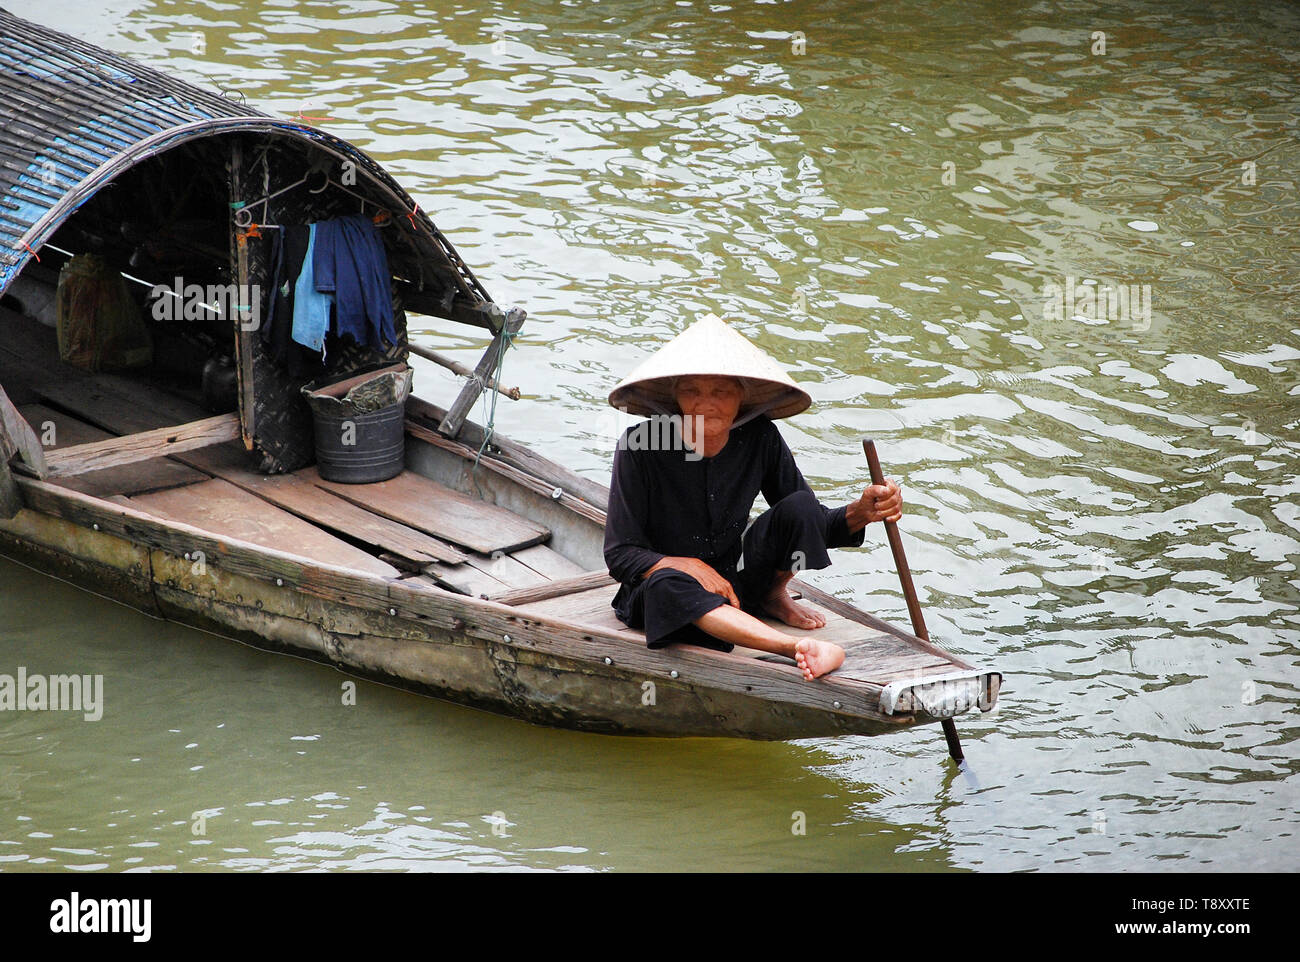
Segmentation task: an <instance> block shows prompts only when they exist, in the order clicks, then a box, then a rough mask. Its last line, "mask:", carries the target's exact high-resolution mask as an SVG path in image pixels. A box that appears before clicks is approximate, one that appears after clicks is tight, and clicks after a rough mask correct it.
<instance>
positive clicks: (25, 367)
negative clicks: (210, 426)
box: [0, 308, 211, 434]
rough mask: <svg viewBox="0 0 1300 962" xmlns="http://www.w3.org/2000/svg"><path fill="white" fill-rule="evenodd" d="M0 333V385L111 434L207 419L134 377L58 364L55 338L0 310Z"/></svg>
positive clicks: (46, 330)
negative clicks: (16, 386) (17, 387)
mask: <svg viewBox="0 0 1300 962" xmlns="http://www.w3.org/2000/svg"><path fill="white" fill-rule="evenodd" d="M0 330H2V331H3V333H4V336H3V337H0V383H6V384H7V383H8V379H9V378H11V377H12V378H14V379H15V380H16V381H17V382H19V383H20V384H22V385H23V386H24V388H25V389H26V390H27V391H29V392H31V393H33V394H35V395H36V396H37V397H40V398H43V399H45V400H46V401H50V402H53V403H55V404H57V405H59V406H60V407H62V408H65V409H67V410H69V411H72V412H74V413H75V414H76V415H77V416H78V417H79V418H81V419H82V420H83V421H85V422H86V423H88V424H93V425H94V426H95V427H98V428H102V429H104V430H106V431H109V432H110V433H112V434H135V433H137V432H139V431H149V430H152V429H154V428H161V427H166V426H167V425H170V424H181V423H184V422H187V421H198V420H200V419H202V418H205V417H208V416H209V415H210V414H211V412H209V411H205V410H204V409H203V408H201V407H200V406H199V405H197V404H195V403H193V402H191V401H187V400H185V399H184V398H180V397H177V396H176V395H174V394H171V393H169V392H168V391H164V390H162V389H160V388H157V387H154V386H152V385H150V384H147V383H145V382H144V381H142V380H140V378H139V377H138V376H127V375H123V374H113V373H109V372H103V371H101V372H97V373H90V372H88V371H83V370H81V369H80V368H77V367H73V366H72V365H71V364H65V363H63V361H61V360H60V359H59V345H58V336H57V334H56V333H55V332H54V331H53V330H52V329H50V328H47V327H45V325H43V324H41V323H40V322H39V321H34V320H32V319H31V318H28V317H23V316H22V315H21V314H15V313H14V312H13V311H10V310H7V309H5V308H0Z"/></svg>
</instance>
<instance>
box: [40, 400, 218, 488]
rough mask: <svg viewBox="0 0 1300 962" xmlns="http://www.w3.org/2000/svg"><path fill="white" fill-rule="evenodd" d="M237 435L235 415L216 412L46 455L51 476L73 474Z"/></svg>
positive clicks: (160, 455) (162, 455)
mask: <svg viewBox="0 0 1300 962" xmlns="http://www.w3.org/2000/svg"><path fill="white" fill-rule="evenodd" d="M237 437H239V417H238V415H235V414H218V415H217V416H215V417H210V418H201V419H200V420H198V421H191V422H189V423H187V424H175V425H168V426H166V427H161V428H155V429H154V430H152V431H141V432H139V433H137V434H127V435H124V436H122V437H116V438H115V437H108V438H104V439H102V440H99V441H87V442H85V443H83V444H73V445H67V446H64V447H62V448H60V449H59V450H57V451H53V452H51V453H50V454H49V456H48V457H47V458H46V465H47V467H48V469H49V473H50V476H51V477H55V478H58V477H75V476H77V475H83V474H89V473H90V472H91V471H98V470H101V469H104V468H114V467H121V466H125V465H128V464H138V463H139V462H141V461H151V460H153V459H155V458H160V457H167V456H168V455H170V454H173V453H176V452H180V451H192V450H196V449H198V448H205V447H208V446H210V445H213V444H220V443H221V442H222V441H232V440H234V439H235V438H237Z"/></svg>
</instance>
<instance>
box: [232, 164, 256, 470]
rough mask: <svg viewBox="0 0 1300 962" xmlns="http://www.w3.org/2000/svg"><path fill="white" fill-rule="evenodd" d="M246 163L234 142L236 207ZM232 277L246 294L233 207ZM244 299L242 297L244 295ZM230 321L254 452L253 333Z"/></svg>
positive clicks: (247, 440)
mask: <svg viewBox="0 0 1300 962" xmlns="http://www.w3.org/2000/svg"><path fill="white" fill-rule="evenodd" d="M244 188H245V184H244V159H243V150H242V149H241V147H240V144H239V140H238V139H234V140H232V142H231V147H230V200H231V202H232V203H237V202H239V201H242V200H244V199H245V198H244ZM230 210H231V217H230V262H231V263H230V273H231V275H232V276H233V277H234V279H235V284H236V285H238V288H237V289H238V290H240V291H241V292H247V291H248V290H249V286H248V238H247V237H245V236H244V231H242V230H240V228H239V227H238V225H236V223H235V218H234V207H231V208H230ZM241 296H242V295H241ZM234 313H235V316H234V317H232V318H230V323H231V324H233V325H234V333H235V370H236V372H237V373H238V376H239V428H240V435H241V436H242V437H243V440H244V448H245V449H246V450H249V451H251V450H253V432H254V429H255V428H256V427H257V425H256V421H255V418H254V408H253V400H254V399H253V344H252V337H253V334H254V332H253V331H246V330H244V325H243V324H242V323H241V322H240V318H239V312H238V311H235V312H234Z"/></svg>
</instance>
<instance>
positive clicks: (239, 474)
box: [180, 442, 467, 566]
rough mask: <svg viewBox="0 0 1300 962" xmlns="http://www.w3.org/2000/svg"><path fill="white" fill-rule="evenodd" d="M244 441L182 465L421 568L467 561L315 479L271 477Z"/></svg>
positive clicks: (196, 453) (189, 457)
mask: <svg viewBox="0 0 1300 962" xmlns="http://www.w3.org/2000/svg"><path fill="white" fill-rule="evenodd" d="M248 458H249V455H248V453H247V452H245V451H244V448H243V445H242V444H239V443H238V442H235V443H231V444H222V445H217V446H214V447H211V448H207V449H205V450H203V451H191V452H189V453H187V454H184V455H181V456H180V460H182V461H185V462H186V463H187V464H192V465H194V466H195V467H197V468H201V469H202V470H204V471H206V472H208V473H209V474H212V475H215V476H216V477H219V478H224V479H225V480H227V481H229V482H230V483H231V484H234V485H236V486H238V487H240V488H242V489H244V490H245V491H247V492H249V493H250V494H254V495H256V496H257V497H259V498H262V499H263V500H265V501H269V502H270V503H271V504H273V505H275V506H277V507H279V508H283V509H284V510H286V511H288V512H290V513H292V514H296V515H298V517H300V518H303V519H305V520H307V521H310V522H312V523H314V524H317V525H321V526H323V527H326V528H329V529H330V530H332V531H337V532H339V533H341V534H345V535H347V536H348V537H351V538H356V539H357V540H358V541H364V542H365V543H366V544H369V545H374V546H375V548H377V549H379V550H381V551H386V552H388V553H390V554H393V555H396V556H397V557H399V558H403V559H405V560H407V561H410V562H413V563H415V564H418V565H421V566H423V565H427V564H432V563H433V562H435V561H445V562H448V563H450V564H459V563H461V562H463V561H464V560H465V559H466V557H467V555H466V554H465V552H463V551H460V550H459V549H457V548H455V547H453V546H452V545H449V544H447V543H446V542H445V541H442V540H440V539H438V538H435V537H433V536H432V535H429V534H426V533H425V532H423V531H417V530H415V529H414V528H408V527H407V526H406V525H404V524H400V523H399V522H397V521H393V520H391V519H389V518H385V517H384V516H382V515H378V514H375V513H373V512H371V511H367V510H366V509H365V508H363V507H360V506H358V505H356V504H353V503H352V502H351V501H348V500H346V499H344V498H340V497H339V496H338V495H336V494H334V493H332V492H330V491H326V490H325V489H324V488H321V487H318V486H317V485H315V484H313V483H312V482H311V481H310V480H307V479H305V478H301V477H298V476H297V475H292V474H274V475H265V474H261V473H259V472H257V471H255V470H253V469H252V468H251V467H250V466H249V463H248Z"/></svg>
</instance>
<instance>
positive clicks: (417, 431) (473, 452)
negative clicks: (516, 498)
mask: <svg viewBox="0 0 1300 962" xmlns="http://www.w3.org/2000/svg"><path fill="white" fill-rule="evenodd" d="M406 432H407V433H408V434H409V435H411V437H413V438H418V439H419V440H421V441H427V442H428V443H429V444H432V445H433V446H434V447H436V448H442V450H444V451H450V452H451V453H453V454H457V455H459V456H460V457H462V458H464V459H465V460H466V461H468V462H470V463H471V464H472V463H473V462H474V461H475V459H476V458H477V460H478V463H479V464H480V465H483V466H484V467H486V468H487V469H488V470H489V471H493V472H495V473H497V474H499V475H501V476H502V477H504V478H508V479H509V480H511V481H513V482H515V483H516V484H518V485H520V486H521V487H524V488H528V489H529V490H530V491H535V492H537V493H538V494H540V495H543V496H545V497H548V498H551V499H552V500H555V501H558V502H559V503H560V504H563V505H564V506H565V507H566V508H568V509H569V510H570V511H572V512H574V513H575V514H580V515H582V516H583V517H585V518H590V519H591V520H592V521H595V522H596V523H597V524H602V525H603V524H604V523H605V512H604V511H602V510H601V509H599V508H597V507H595V506H593V505H591V504H588V503H587V502H586V501H584V500H582V499H581V498H579V497H576V496H574V495H573V494H571V493H569V492H567V491H566V490H565V489H564V488H563V487H561V486H560V485H556V484H552V483H550V482H548V481H545V480H543V479H541V478H538V477H535V476H534V475H532V474H529V473H528V472H527V471H524V470H521V469H520V468H517V467H515V466H514V465H512V464H508V463H506V462H505V461H500V460H497V459H496V458H493V457H490V456H488V455H486V454H484V455H482V456H480V455H479V452H478V449H477V448H471V447H470V446H469V445H467V444H462V443H461V442H459V441H453V440H451V439H449V438H444V437H443V436H442V435H441V434H439V433H438V432H437V431H433V430H431V429H429V428H426V427H424V426H423V425H422V424H419V423H418V422H416V421H413V420H411V419H410V418H407V420H406ZM557 491H559V492H560V495H559V497H558V498H557V497H556V496H555V492H557Z"/></svg>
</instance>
